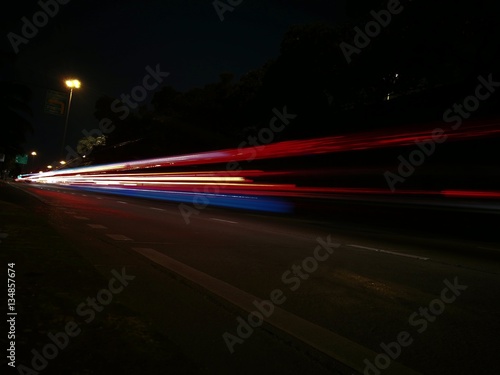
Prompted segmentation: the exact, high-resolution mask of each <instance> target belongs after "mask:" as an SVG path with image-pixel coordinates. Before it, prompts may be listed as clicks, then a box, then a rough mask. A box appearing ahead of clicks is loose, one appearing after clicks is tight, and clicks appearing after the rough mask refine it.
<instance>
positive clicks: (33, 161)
mask: <svg viewBox="0 0 500 375" xmlns="http://www.w3.org/2000/svg"><path fill="white" fill-rule="evenodd" d="M30 155H31V156H33V157H32V158H31V161H32V163H31V168H30V165H29V164H30V163H29V156H28V171H30V170H34V169H35V156H37V155H38V154H37V153H36V151H31V153H30Z"/></svg>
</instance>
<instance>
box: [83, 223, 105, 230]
mask: <svg viewBox="0 0 500 375" xmlns="http://www.w3.org/2000/svg"><path fill="white" fill-rule="evenodd" d="M87 225H88V226H89V227H91V228H94V229H108V228H106V227H105V226H104V225H101V224H87Z"/></svg>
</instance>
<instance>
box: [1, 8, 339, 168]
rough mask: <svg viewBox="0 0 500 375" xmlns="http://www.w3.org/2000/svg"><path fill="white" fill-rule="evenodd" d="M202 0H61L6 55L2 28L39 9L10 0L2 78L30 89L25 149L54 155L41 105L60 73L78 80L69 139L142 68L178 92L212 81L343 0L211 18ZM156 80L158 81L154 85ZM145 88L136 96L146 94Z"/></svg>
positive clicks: (53, 134) (275, 50)
mask: <svg viewBox="0 0 500 375" xmlns="http://www.w3.org/2000/svg"><path fill="white" fill-rule="evenodd" d="M212 3H213V2H212V1H211V0H169V1H165V0H148V1H115V0H107V1H78V0H72V1H69V2H68V3H67V4H66V5H59V8H60V9H59V11H58V13H57V14H56V15H55V16H54V17H53V18H51V19H50V20H49V22H48V24H47V25H46V26H45V27H43V28H40V31H39V33H38V34H37V35H36V36H34V37H33V38H32V39H30V40H29V42H28V43H27V44H21V45H20V46H19V53H18V54H17V55H15V54H14V53H13V48H12V46H11V44H10V42H9V41H8V38H7V34H8V33H9V32H14V33H16V34H18V35H21V27H22V25H23V23H22V21H21V18H22V17H24V16H25V17H27V18H28V19H30V20H31V19H32V18H33V14H34V13H35V12H38V11H39V10H40V6H39V5H38V4H37V3H36V2H32V1H19V2H16V4H15V5H14V4H13V8H11V9H10V10H4V12H3V13H4V14H3V15H2V19H3V22H2V32H3V35H4V38H3V43H2V45H1V46H2V52H3V55H5V54H6V53H7V54H11V55H12V56H14V59H13V60H12V61H11V62H9V63H8V68H7V70H4V71H2V79H9V80H14V81H18V82H23V83H26V84H27V85H28V86H29V87H30V88H31V89H32V91H33V101H32V108H33V110H34V117H33V119H32V122H33V127H34V130H35V133H34V134H33V135H32V136H29V139H28V142H27V144H26V145H25V146H26V151H31V150H36V151H37V152H38V154H39V157H38V158H39V162H40V164H42V165H43V164H47V163H51V162H52V161H54V160H57V159H58V158H59V156H58V155H59V153H60V149H61V145H62V144H61V142H62V133H63V126H64V117H57V116H54V115H48V114H45V113H44V112H43V104H44V100H45V95H46V90H47V89H54V90H60V91H66V88H65V86H64V80H65V79H66V78H67V77H74V78H78V79H79V80H80V81H81V82H82V88H81V89H79V90H78V91H75V93H74V97H73V103H72V108H71V112H70V121H69V127H68V136H67V140H66V144H67V145H70V146H72V147H75V146H76V143H77V141H78V140H79V139H80V138H82V133H81V131H82V130H83V129H88V130H91V129H93V128H96V127H97V126H98V122H97V120H96V119H95V118H94V117H93V112H94V106H95V102H96V100H97V99H98V98H99V97H100V96H102V95H108V96H111V97H119V96H120V95H121V94H122V93H130V90H131V89H132V88H134V87H135V86H136V85H138V84H140V83H141V82H142V79H143V77H144V76H145V75H146V71H145V67H146V66H148V65H149V66H151V67H155V66H156V65H157V64H159V65H160V67H161V70H162V71H166V72H169V73H170V76H169V77H168V78H166V79H165V81H164V83H163V84H164V85H172V86H173V87H174V88H175V89H177V90H180V91H185V90H189V89H191V88H194V87H202V86H204V85H205V84H208V83H212V82H217V81H218V79H219V78H218V77H219V74H220V73H222V72H232V73H234V74H235V78H236V79H238V78H239V77H240V76H241V74H244V73H246V72H247V71H249V70H252V69H256V68H259V67H260V66H262V65H263V64H264V63H265V62H266V61H268V60H269V59H273V58H276V57H277V56H278V55H279V48H280V42H281V40H282V38H283V35H284V33H285V32H286V31H287V30H288V28H289V27H290V26H291V25H294V24H306V23H312V22H318V21H320V22H326V23H329V24H335V23H338V22H343V21H345V19H346V15H345V5H344V1H317V0H303V1H302V0H295V1H285V0H266V1H256V0H252V1H250V0H245V1H243V2H241V4H240V5H238V6H236V7H235V8H234V10H233V11H232V12H226V13H224V21H222V22H221V20H220V18H219V15H218V14H217V12H216V10H215V9H214V6H213V4H212ZM160 87H161V86H160ZM152 96H153V95H152V93H151V94H150V95H149V96H148V98H147V99H146V102H148V101H149V100H150V99H151V98H152Z"/></svg>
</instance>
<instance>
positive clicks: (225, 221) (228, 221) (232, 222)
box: [210, 217, 238, 224]
mask: <svg viewBox="0 0 500 375" xmlns="http://www.w3.org/2000/svg"><path fill="white" fill-rule="evenodd" d="M210 220H215V221H222V222H224V223H231V224H238V222H237V221H231V220H223V219H216V218H215V217H211V218H210Z"/></svg>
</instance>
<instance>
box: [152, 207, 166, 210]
mask: <svg viewBox="0 0 500 375" xmlns="http://www.w3.org/2000/svg"><path fill="white" fill-rule="evenodd" d="M149 208H150V209H152V210H156V211H165V210H164V209H163V208H156V207H149Z"/></svg>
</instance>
